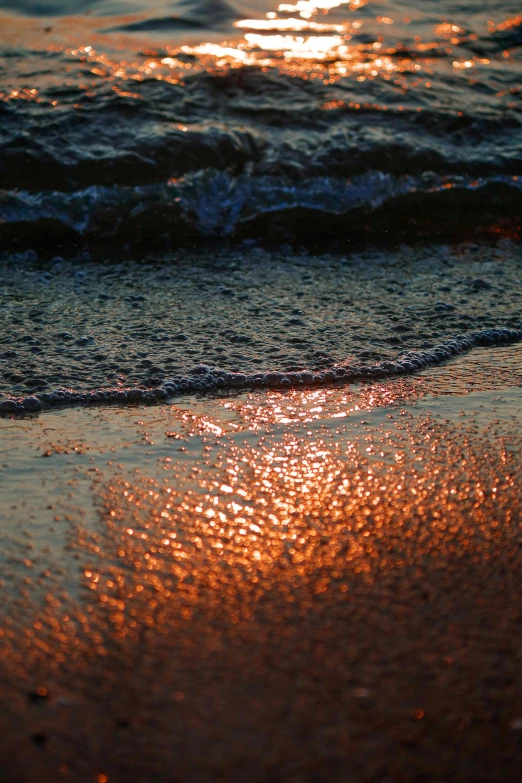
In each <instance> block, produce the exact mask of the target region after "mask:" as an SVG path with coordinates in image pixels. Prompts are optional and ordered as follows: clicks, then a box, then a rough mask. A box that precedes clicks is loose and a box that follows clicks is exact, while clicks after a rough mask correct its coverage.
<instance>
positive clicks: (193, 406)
mask: <svg viewBox="0 0 522 783" xmlns="http://www.w3.org/2000/svg"><path fill="white" fill-rule="evenodd" d="M506 357H508V351H507V349H506ZM462 363H463V362H462ZM462 363H461V364H462ZM479 366H480V360H479V359H477V360H476V363H475V366H474V367H472V368H471V369H470V372H468V373H464V375H463V376H462V381H461V386H462V390H463V391H465V390H466V384H467V383H469V384H471V383H472V382H473V381H472V379H474V380H475V382H476V381H477V368H478V367H479ZM506 366H507V368H509V357H508V362H507V365H506ZM516 366H517V365H516V363H515V365H514V369H515V371H516ZM506 372H508V369H506ZM508 374H509V373H508ZM435 375H437V373H436V374H435ZM438 375H439V387H440V388H442V387H443V386H444V383H445V380H444V379H445V377H446V376H447V383H448V387H449V386H450V380H451V376H453V378H452V380H453V386H452V388H453V391H455V388H456V387H455V378H457V379H458V377H459V373H458V367H457V371H456V372H455V371H453V373H451V372H449V371H446V373H445V371H444V370H443V371H441V372H440V373H438ZM513 378H514V376H513V374H512V375H511V382H512V381H513ZM505 380H508V378H507V377H506V379H505ZM419 383H420V387H419V388H416V386H415V383H414V382H410V381H406V382H404V381H401V382H399V383H397V384H396V385H395V388H394V387H393V385H391V384H389V385H387V386H377V387H375V388H372V387H366V388H363V389H362V390H360V391H358V390H356V389H353V390H345V391H343V390H330V391H326V390H321V391H320V392H315V391H310V392H292V393H289V394H282V393H275V392H274V393H272V394H269V395H268V396H267V397H266V398H265V397H264V395H261V394H257V395H251V396H248V395H243V397H242V398H241V399H238V400H234V399H233V398H223V399H216V400H215V401H214V402H212V401H207V402H201V401H199V402H196V401H193V402H191V401H190V400H188V401H187V403H186V404H184V405H183V404H182V405H181V406H180V407H179V408H170V407H165V408H162V409H160V408H155V409H150V410H149V411H140V410H139V409H137V410H136V411H134V412H132V411H131V412H129V413H125V412H122V411H119V412H118V411H115V412H114V413H111V412H110V411H105V412H99V413H95V412H93V411H82V412H77V411H70V412H63V414H60V416H61V417H62V418H63V419H64V420H65V419H66V417H72V418H74V417H76V420H75V422H74V428H75V430H76V431H78V430H80V431H81V430H82V427H83V428H84V429H85V436H86V437H85V442H83V441H82V449H81V451H82V452H83V454H84V456H83V457H82V456H81V455H80V456H79V457H78V456H77V455H75V456H74V459H76V460H78V459H80V460H83V463H82V464H84V465H85V469H87V470H90V471H91V474H90V475H91V476H92V480H93V482H94V483H93V489H94V496H95V502H96V505H97V508H98V510H99V519H98V521H97V522H96V523H95V524H94V525H87V524H85V523H84V522H82V518H81V515H78V514H76V515H75V514H74V512H72V513H71V514H70V536H69V541H68V546H67V548H68V553H69V554H68V557H69V561H70V563H75V564H76V565H75V566H74V568H73V569H72V571H71V570H69V576H68V577H67V579H69V580H70V579H71V578H78V579H80V581H81V583H82V589H83V593H82V597H81V598H80V599H73V598H72V597H70V590H68V584H67V582H66V580H65V577H63V576H60V573H59V571H58V570H53V568H52V567H51V568H47V569H45V570H43V566H44V560H45V558H43V557H42V555H40V554H38V553H37V552H34V551H33V552H32V553H31V552H28V554H27V556H26V557H25V559H24V560H23V562H22V561H20V562H19V563H18V566H17V570H18V573H20V574H23V579H22V580H20V579H18V581H19V582H20V583H19V585H18V588H17V590H18V594H16V592H15V584H16V583H17V580H15V581H14V582H10V583H9V584H6V585H5V590H4V592H5V603H4V607H5V608H4V616H3V618H2V623H1V626H0V628H1V630H0V655H1V656H2V663H3V665H2V685H3V688H2V690H3V698H2V701H4V704H3V712H2V719H1V721H3V722H5V726H7V725H8V722H10V723H11V725H15V726H16V727H17V728H16V729H15V730H14V731H15V733H16V735H17V741H18V742H19V743H20V746H21V747H22V746H23V747H25V748H26V749H27V764H28V768H29V767H30V764H31V763H33V764H34V756H35V754H39V755H37V756H36V757H37V759H38V762H39V763H40V764H41V770H42V777H41V778H40V779H41V780H43V781H46V780H51V779H56V777H53V776H58V779H61V778H62V777H63V778H64V779H67V778H69V779H74V780H81V781H83V780H95V779H96V775H98V779H108V780H109V781H111V780H121V779H127V777H126V776H129V775H131V776H132V780H133V781H141V780H143V781H145V780H150V779H151V775H156V776H159V777H158V779H163V778H161V775H164V774H166V770H168V769H170V768H171V765H172V764H176V769H177V771H178V775H179V779H181V780H186V779H188V778H187V775H189V774H190V779H191V780H196V781H207V780H208V781H210V780H215V779H219V778H220V777H221V778H223V779H226V780H244V779H245V775H247V776H248V778H249V779H252V780H255V781H263V780H268V779H270V780H279V779H281V780H283V779H291V775H292V774H293V772H292V770H293V764H294V761H295V763H298V765H299V770H300V772H299V776H298V777H297V778H296V779H299V780H305V781H308V780H310V781H311V780H313V779H315V778H314V775H315V774H316V773H317V769H320V770H321V775H322V779H332V780H338V779H342V778H340V777H339V776H338V775H337V776H336V774H334V773H333V772H332V774H330V772H329V770H331V769H332V768H333V769H337V770H338V772H339V775H343V774H346V773H347V771H348V773H349V774H353V775H355V776H356V777H357V775H358V773H359V772H360V771H361V770H362V769H366V770H368V769H370V771H371V774H373V775H377V774H378V769H380V765H382V764H385V765H391V769H394V768H395V769H396V770H397V771H400V772H401V774H402V779H404V780H407V781H410V780H411V781H413V780H418V778H419V775H424V774H427V773H428V771H429V772H430V773H431V774H436V775H438V776H439V777H440V778H442V779H444V777H445V776H447V775H448V774H449V773H450V772H451V771H453V772H455V769H457V771H459V773H460V771H463V770H464V769H465V767H464V761H463V760H462V759H463V755H462V747H466V748H467V753H466V754H465V756H466V759H467V758H469V757H471V758H477V757H478V753H479V752H480V753H481V754H482V753H483V747H484V743H485V744H486V745H489V744H491V746H492V747H493V746H494V747H495V752H494V754H493V753H492V754H491V757H490V756H489V755H488V754H487V753H486V754H485V761H484V764H485V765H486V769H493V767H494V765H495V764H497V765H499V766H498V767H497V768H500V769H501V770H502V771H501V773H500V775H499V777H498V779H499V780H508V779H509V775H510V774H512V772H513V769H514V765H515V760H516V752H515V749H516V742H517V739H516V730H515V728H514V727H516V726H517V725H518V724H517V720H518V713H517V694H519V693H520V686H521V682H520V674H519V672H520V665H519V663H520V661H519V660H518V659H519V656H520V653H519V647H518V642H517V635H518V631H517V630H516V629H517V628H518V622H519V605H518V599H517V596H518V590H519V587H520V578H519V576H518V574H520V566H521V565H522V562H521V557H522V554H521V553H522V550H521V548H520V526H519V520H520V504H521V500H522V497H521V492H520V481H519V480H518V476H519V473H520V446H521V444H520V442H519V441H520V439H519V438H518V436H517V435H512V434H511V435H510V434H509V432H508V433H507V434H506V432H505V430H506V426H504V428H502V426H500V425H499V416H500V417H501V418H502V416H503V417H504V420H505V423H506V424H507V425H508V427H507V429H509V421H510V420H511V419H513V421H514V420H515V419H516V417H517V416H518V415H519V409H520V393H519V391H517V393H518V397H516V401H515V404H514V406H513V405H512V406H511V408H509V409H508V412H507V413H503V412H502V411H503V409H502V399H503V395H506V394H507V390H506V389H505V386H504V387H503V386H502V383H503V382H502V381H501V380H500V379H498V378H491V379H490V381H489V383H490V385H491V384H492V388H494V389H495V392H494V393H493V394H491V395H490V396H489V397H488V398H487V399H488V400H489V405H490V411H489V412H484V413H483V414H482V415H481V417H477V416H476V415H474V414H473V413H472V412H470V410H471V409H473V405H474V402H473V397H471V401H470V400H468V401H467V403H466V408H467V409H468V413H467V414H466V415H465V416H462V417H460V418H459V417H456V418H455V417H453V419H452V422H450V421H448V420H447V419H446V416H445V413H447V411H449V408H448V405H449V403H447V404H445V406H444V405H442V408H441V412H442V417H443V418H440V416H437V415H436V413H435V414H430V413H426V412H423V410H422V408H421V409H418V410H416V408H415V407H411V404H407V401H408V399H409V400H410V401H413V400H414V399H415V398H418V397H419V394H421V395H422V394H423V393H425V391H426V390H427V388H424V385H423V384H425V383H426V381H420V382H419ZM457 385H458V380H457ZM484 385H485V387H487V385H488V381H487V379H486V383H485V384H484ZM469 388H471V386H470V387H469ZM509 393H510V394H512V393H514V390H513V391H512V392H509ZM506 399H507V397H506ZM513 399H515V398H513ZM478 400H479V398H477V403H475V404H476V405H477V407H480V405H482V403H481V402H478ZM430 407H433V404H431V403H430ZM302 412H304V414H305V415H304V417H303V416H302V415H301V413H302ZM78 417H80V418H82V417H83V418H84V419H85V421H84V423H83V425H81V422H80V421H79V420H78ZM111 417H112V418H111ZM114 417H116V418H114ZM513 417H514V418H513ZM111 422H112V423H111ZM484 424H486V426H484ZM12 426H14V425H12ZM23 426H24V427H26V428H27V427H30V424H28V423H24V425H23ZM511 426H512V425H511ZM61 429H62V430H63V427H62V428H61ZM55 433H56V431H55ZM55 433H53V434H51V433H50V434H49V435H45V434H44V433H43V434H42V435H41V436H40V439H39V440H40V443H41V444H42V443H43V442H44V441H45V439H46V438H49V437H52V438H53V442H54V443H55V448H56V451H54V452H53V453H52V455H51V457H52V459H51V460H50V461H45V460H44V461H43V462H45V464H46V475H47V477H48V476H49V473H48V470H49V466H51V468H52V466H53V461H52V460H53V459H54V460H66V459H68V460H69V461H70V460H72V459H73V455H72V454H71V456H69V457H67V458H66V457H65V455H64V451H63V449H62V450H61V451H60V441H59V440H56V434H55ZM57 434H58V436H59V437H60V429H59V430H58V433H57ZM22 437H27V436H24V435H23V434H22ZM62 437H63V436H62ZM100 438H101V440H100ZM103 438H105V441H103ZM102 441H103V442H104V443H105V444H106V445H104V446H100V443H102ZM111 442H115V443H116V442H117V443H118V444H119V445H118V447H117V448H115V446H114V445H113V446H111V445H110V444H111ZM98 452H99V453H98ZM133 455H134V462H133ZM107 459H109V462H108V464H107ZM33 460H34V458H33ZM40 464H41V463H40ZM61 464H63V465H66V464H67V463H66V462H65V461H64V462H57V463H56V465H57V469H58V470H60V465H61ZM71 464H73V463H71ZM136 465H137V466H138V467H136ZM88 466H89V467H88ZM53 513H55V512H53ZM74 573H76V574H77V576H75V577H72V575H73V574H74ZM68 593H69V595H68ZM517 650H518V652H517ZM517 661H518V663H517ZM492 671H494V672H496V674H495V675H493V677H494V682H493V681H492V680H491V676H492V675H491V672H492ZM15 719H16V721H15ZM71 727H73V728H72V729H71ZM276 728H277V737H276V739H274V736H275V734H274V731H275V729H276ZM7 734H8V736H9V737H10V740H11V741H12V737H13V729H12V728H11V727H10V729H9V732H8V733H7ZM2 735H3V736H4V735H6V734H5V730H4V731H3V732H2ZM304 737H305V738H306V742H304V743H303V738H304ZM486 740H487V742H485V741H486ZM3 742H4V740H3V739H2V740H0V754H1V755H2V758H4V757H5V758H8V754H7V749H6V747H5V746H3ZM421 744H422V747H423V748H424V750H426V747H428V748H429V749H430V751H429V752H428V753H427V752H425V753H420V754H419V753H418V749H419V747H420V745H421ZM202 747H204V748H205V753H204V754H201V748H202ZM42 748H45V753H43V752H42ZM398 748H400V752H399V754H398V755H397V749H398ZM398 758H400V761H398V760H397V759H398ZM499 759H500V760H501V762H500V764H499ZM9 763H11V761H10V762H9ZM16 763H17V765H18V766H16V767H15V768H14V770H15V771H16V773H17V774H18V777H16V778H13V779H17V780H28V779H29V778H27V777H24V772H23V763H24V762H23V761H17V762H16ZM466 763H467V762H466ZM332 765H333V766H332ZM394 765H395V766H394ZM488 765H489V766H488ZM245 770H246V771H245ZM325 770H326V771H327V772H326V773H325ZM504 773H505V774H504ZM325 774H326V776H325ZM100 775H101V776H102V778H100V777H99V776H100ZM278 775H279V777H278ZM129 779H131V778H129ZM152 779H154V777H152ZM357 779H359V778H357Z"/></svg>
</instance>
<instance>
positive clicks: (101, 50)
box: [0, 0, 522, 415]
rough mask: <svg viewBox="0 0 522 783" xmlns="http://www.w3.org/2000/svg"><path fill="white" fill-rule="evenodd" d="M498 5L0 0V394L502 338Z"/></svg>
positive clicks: (515, 194)
mask: <svg viewBox="0 0 522 783" xmlns="http://www.w3.org/2000/svg"><path fill="white" fill-rule="evenodd" d="M519 12H520V7H519V3H516V2H511V0H493V2H489V3H487V4H477V3H475V2H471V0H463V1H462V2H458V3H457V2H450V1H449V0H442V1H440V0H438V1H437V2H435V1H430V0H425V1H424V2H422V3H419V2H412V0H405V1H404V2H395V0H389V1H388V0H346V1H345V0H295V2H288V3H280V4H279V5H278V4H277V3H276V2H272V0H266V2H260V1H259V2H246V3H228V2H225V0H180V1H179V2H169V3H160V4H158V3H150V2H149V3H147V2H139V1H136V2H123V0H121V1H120V0H114V2H103V1H102V0H100V1H99V2H89V3H84V4H81V6H80V4H78V3H73V2H71V0H63V2H60V0H56V2H43V1H42V2H36V1H35V2H29V0H22V2H9V1H8V2H5V0H4V2H3V4H2V10H1V11H0V264H1V267H0V274H1V282H2V287H3V293H4V294H5V296H4V297H3V299H2V303H3V304H2V306H3V315H4V318H3V321H2V324H1V328H0V342H1V350H2V353H1V354H0V357H1V358H2V361H3V364H2V376H1V379H0V393H1V394H2V395H5V396H7V397H8V399H7V400H4V401H3V402H2V403H1V406H2V410H3V412H4V413H6V414H8V415H11V413H14V414H15V415H17V412H24V411H35V410H39V409H40V408H41V407H42V405H44V406H46V405H62V404H70V403H71V402H72V403H81V404H83V403H84V402H92V403H96V404H98V403H100V402H106V401H107V402H128V401H131V402H132V401H134V402H141V401H151V402H153V401H154V400H156V399H159V400H161V399H165V398H168V397H173V396H177V395H178V394H179V393H180V392H186V391H187V390H189V391H208V390H215V389H220V388H228V387H231V388H233V389H235V390H237V389H245V388H251V387H252V386H255V387H258V388H275V387H282V388H287V387H288V388H290V387H295V386H301V385H307V384H308V385H310V384H311V385H321V384H328V383H333V382H337V381H342V382H345V383H348V382H352V381H360V380H368V379H370V380H372V381H375V380H378V379H385V378H387V377H389V376H394V375H404V374H410V373H413V372H417V371H419V370H423V369H424V368H426V367H430V366H434V365H436V364H439V363H441V362H445V361H447V360H449V359H452V358H455V357H456V356H457V355H458V354H460V353H463V352H467V351H468V350H470V349H472V348H475V347H478V346H483V345H490V346H499V345H503V344H507V343H511V342H517V341H519V340H520V339H521V337H522V317H521V314H522V299H521V297H522V288H521V284H520V253H519V250H518V249H517V246H516V243H517V240H519V239H520V235H521V222H522V220H521V216H522V103H521V101H520V91H521V90H522V14H520V13H519ZM499 241H500V244H499ZM513 241H514V243H513ZM502 242H507V245H505V246H503V245H502ZM455 243H460V244H462V243H467V245H466V248H465V249H464V250H462V251H461V250H459V249H458V247H457V250H455V252H454V250H453V249H454V248H455V247H456V244H455ZM420 244H423V245H424V247H425V248H426V247H427V248H433V250H428V251H426V252H424V253H421V254H417V255H416V254H415V253H414V254H413V255H412V254H411V252H410V251H408V252H406V251H405V249H404V248H405V247H406V249H407V247H409V248H410V249H411V248H418V247H419V245H420ZM494 245H496V247H493V246H494ZM376 246H381V247H380V249H379V251H378V252H373V251H374V250H375V248H376ZM382 246H385V247H384V248H383V247H382ZM480 246H482V250H481V252H479V253H476V252H475V248H480ZM318 247H319V248H320V249H318ZM484 247H486V248H490V247H491V252H490V251H489V250H486V251H484ZM372 248H373V250H372ZM452 248H453V249H452ZM367 249H369V254H367V255H366V256H364V253H365V252H366V250H367ZM381 250H382V251H383V252H386V253H388V252H390V250H391V251H392V253H393V252H396V253H397V252H398V255H397V256H396V257H394V256H393V257H388V256H380V255H379V253H380V252H381ZM483 251H484V252H483ZM176 253H177V254H178V255H176ZM191 253H193V255H190V254H191ZM354 253H359V255H354ZM361 253H363V255H361ZM408 253H409V254H408ZM169 254H170V255H169ZM198 254H199V255H198ZM426 254H427V255H426ZM63 257H66V258H67V259H68V261H67V262H64V258H63ZM198 259H199V260H198ZM47 262H49V263H48V266H47V267H46V271H45V272H44V273H43V274H42V269H41V268H40V266H39V265H40V264H42V263H43V264H47ZM70 262H72V264H73V266H72V267H71V266H70ZM100 262H101V263H100ZM115 262H118V263H119V264H120V265H119V266H118V267H115V266H114V263H115ZM281 264H282V266H281ZM277 265H279V266H277ZM401 265H402V266H401ZM98 269H101V270H102V271H101V272H99V271H97V270H98ZM399 269H400V271H399ZM13 270H14V271H13ZM307 286H310V287H309V288H307ZM308 293H310V295H308ZM35 394H39V395H40V397H35ZM129 395H130V396H129Z"/></svg>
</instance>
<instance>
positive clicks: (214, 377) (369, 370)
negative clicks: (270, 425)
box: [0, 327, 522, 415]
mask: <svg viewBox="0 0 522 783" xmlns="http://www.w3.org/2000/svg"><path fill="white" fill-rule="evenodd" d="M520 340H522V329H509V328H505V327H501V328H499V329H484V330H482V331H479V332H471V333H469V334H458V335H455V336H454V337H452V338H450V339H449V340H446V341H444V342H442V343H439V344H438V345H435V346H434V347H433V348H431V349H429V350H423V351H415V350H409V351H403V352H402V353H401V354H400V355H399V356H397V358H396V359H395V360H393V361H382V362H378V363H376V364H352V365H350V364H346V363H344V364H337V365H334V366H332V367H331V368H329V369H327V370H324V371H322V372H313V371H309V370H304V371H297V372H277V371H274V372H267V373H260V374H256V373H250V374H247V373H240V372H227V371H226V370H221V369H219V368H218V367H212V366H208V365H205V364H202V365H198V366H197V367H195V368H194V369H193V370H192V371H191V372H190V373H189V374H188V375H187V376H175V377H173V378H169V379H167V380H166V381H165V382H164V383H163V384H162V385H161V386H159V387H157V388H155V389H141V388H129V389H121V388H120V389H95V390H93V391H91V392H81V393H78V392H75V391H74V390H71V389H58V390H57V391H55V392H49V393H43V394H40V395H38V396H36V395H31V396H28V397H23V398H8V399H5V400H3V401H1V402H0V414H4V415H11V414H17V415H23V414H26V413H36V412H38V411H41V410H42V409H47V408H57V407H67V406H72V405H80V406H87V405H96V406H98V405H105V404H119V405H126V404H129V403H130V404H137V403H157V402H163V401H165V400H168V399H172V398H174V397H176V396H180V395H187V394H198V393H204V392H215V391H218V390H219V389H233V390H234V391H237V392H241V391H248V390H250V389H281V390H285V389H293V388H304V387H306V386H311V387H313V386H324V385H327V384H335V383H343V384H345V383H354V382H361V381H377V380H383V379H386V378H394V377H398V376H404V375H412V374H413V373H416V372H418V371H419V370H423V369H426V368H429V367H434V366H437V365H440V364H442V363H444V362H446V361H448V360H450V359H452V358H454V357H455V356H458V355H460V354H463V353H466V352H467V351H470V350H472V349H473V348H476V347H485V346H489V347H493V346H502V345H509V344H512V343H516V342H520Z"/></svg>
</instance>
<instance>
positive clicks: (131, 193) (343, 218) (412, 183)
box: [0, 169, 522, 241]
mask: <svg viewBox="0 0 522 783" xmlns="http://www.w3.org/2000/svg"><path fill="white" fill-rule="evenodd" d="M470 198H472V199H474V201H473V202H471V201H469V199H470ZM405 199H406V200H407V199H410V201H405ZM434 199H437V201H436V203H435V202H434ZM441 199H442V200H441ZM444 200H446V201H447V203H448V204H450V205H451V209H454V210H457V209H458V207H459V204H462V205H464V207H465V208H466V209H467V210H468V212H469V205H470V204H472V203H473V204H475V206H477V205H478V203H479V202H480V200H481V201H482V202H483V207H484V211H483V215H482V216H480V214H479V218H480V219H481V220H485V219H486V216H487V215H488V210H489V212H491V209H492V208H494V207H495V204H496V206H497V212H498V214H500V215H503V216H509V215H510V214H511V213H513V215H514V216H515V217H516V216H517V215H518V216H519V215H520V203H521V200H522V177H516V176H515V177H513V176H506V175H496V176H492V177H482V178H479V179H471V178H470V177H464V176H447V177H443V176H440V175H437V174H435V173H433V172H425V173H424V174H423V175H421V176H419V177H413V176H403V177H394V176H393V175H392V174H389V173H384V172H381V171H372V172H368V173H367V174H363V175H361V176H358V177H353V178H352V179H350V180H347V179H344V178H339V177H337V178H336V177H316V178H310V179H306V180H304V181H301V182H292V181H290V180H288V179H286V178H277V177H270V176H259V177H253V176H249V175H248V174H243V175H239V176H234V175H232V174H230V173H228V172H222V171H216V170H212V169H207V170H204V171H198V172H195V173H193V174H189V175H187V176H185V177H182V178H179V179H176V180H173V181H169V182H168V183H165V184H163V185H145V186H136V187H119V186H112V187H101V186H92V187H89V188H86V189H84V190H81V191H78V192H75V193H63V192H59V191H53V192H41V193H29V192H24V191H19V192H18V191H3V192H2V191H0V218H1V222H0V235H2V233H3V234H4V235H5V233H6V231H8V230H9V228H10V227H13V228H14V227H16V226H20V224H28V225H35V224H38V223H42V222H44V223H45V222H46V221H51V222H53V223H55V224H58V225H61V226H63V227H64V228H66V229H69V230H72V231H73V232H74V233H75V234H77V235H78V236H79V237H83V238H88V239H94V240H97V239H102V238H104V237H111V236H118V235H121V234H122V233H123V234H124V235H125V237H126V239H127V241H132V239H133V232H134V234H136V233H139V231H140V230H142V228H143V226H144V225H146V224H147V223H149V224H150V225H154V226H155V227H156V229H157V230H158V231H160V232H161V231H162V232H173V231H177V232H178V234H179V233H180V232H181V233H183V231H184V232H185V233H186V234H190V235H191V236H192V237H198V236H199V237H200V238H201V239H204V238H205V237H230V236H234V235H236V234H240V235H241V237H242V238H245V237H247V236H248V235H249V234H255V233H256V231H257V230H258V228H259V226H258V224H259V221H260V220H262V221H264V222H265V223H266V221H270V220H271V219H275V218H277V220H278V222H279V224H283V225H284V224H285V223H286V225H287V226H288V227H290V226H291V225H292V222H293V218H294V216H295V214H296V213H298V212H302V211H305V212H311V213H314V214H315V215H316V218H317V222H318V224H320V216H321V215H322V216H323V217H325V218H330V219H334V220H335V223H336V226H337V228H341V227H342V224H343V223H344V224H345V231H346V230H349V228H350V225H351V223H350V215H353V214H355V213H357V214H358V215H361V214H364V215H371V214H372V213H375V212H376V211H377V210H381V212H380V213H379V214H380V217H381V219H382V210H383V209H388V211H389V210H392V209H394V207H395V205H400V207H401V208H402V210H403V214H402V220H403V221H407V219H408V218H409V217H411V216H412V214H422V213H423V212H426V211H428V213H430V214H431V213H436V209H434V207H435V206H438V208H439V209H440V208H441V206H442V205H443V203H444ZM430 214H428V218H427V219H428V222H429V219H430ZM432 217H433V221H434V225H436V224H437V221H436V214H432ZM474 217H475V218H476V214H475V215H474V213H470V214H468V215H467V219H468V220H471V221H472V220H473V219H474ZM399 219H401V218H399ZM151 221H152V223H151ZM256 226H257V228H256ZM464 228H465V226H464V225H461V229H462V230H464ZM309 230H310V227H309V226H308V229H307V231H308V232H309ZM297 239H299V237H297Z"/></svg>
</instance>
